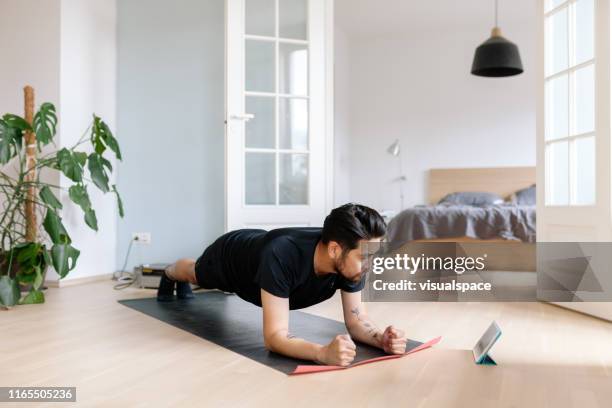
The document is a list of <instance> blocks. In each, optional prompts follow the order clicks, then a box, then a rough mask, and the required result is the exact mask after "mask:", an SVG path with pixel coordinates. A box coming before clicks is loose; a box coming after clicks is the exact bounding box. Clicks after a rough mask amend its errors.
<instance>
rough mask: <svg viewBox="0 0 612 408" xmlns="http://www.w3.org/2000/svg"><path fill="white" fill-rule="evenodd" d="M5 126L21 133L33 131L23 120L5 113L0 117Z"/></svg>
mask: <svg viewBox="0 0 612 408" xmlns="http://www.w3.org/2000/svg"><path fill="white" fill-rule="evenodd" d="M2 119H4V121H5V122H6V124H7V125H9V126H10V127H12V128H15V129H19V130H21V131H26V130H30V131H31V130H33V129H32V126H30V124H29V123H28V122H26V120H25V119H24V118H22V117H21V116H17V115H13V114H11V113H7V114H6V115H4V116H3V117H2Z"/></svg>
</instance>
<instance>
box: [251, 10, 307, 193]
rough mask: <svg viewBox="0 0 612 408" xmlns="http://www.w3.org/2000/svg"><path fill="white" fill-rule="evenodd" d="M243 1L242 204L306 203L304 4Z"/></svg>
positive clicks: (305, 21)
mask: <svg viewBox="0 0 612 408" xmlns="http://www.w3.org/2000/svg"><path fill="white" fill-rule="evenodd" d="M245 3H246V10H247V13H246V14H245V16H244V17H245V27H246V31H245V36H244V42H245V49H246V62H245V73H246V78H245V79H246V80H245V84H246V85H245V91H244V98H245V106H246V113H247V115H252V116H253V119H251V120H249V122H247V124H246V138H245V145H244V155H245V158H244V159H245V163H246V165H245V167H244V172H245V174H244V180H245V194H244V204H245V205H262V204H264V205H295V204H298V205H300V204H301V205H306V204H308V201H309V191H308V183H309V158H308V156H309V153H310V152H309V143H308V136H309V135H308V122H309V118H308V98H309V95H308V77H309V75H308V70H309V66H308V50H309V47H308V36H307V30H306V27H307V26H308V15H307V8H306V4H307V0H290V1H286V0H285V1H265V2H264V1H262V0H245ZM251 10H252V11H253V12H252V13H249V11H251ZM270 16H271V17H270ZM264 21H265V24H264Z"/></svg>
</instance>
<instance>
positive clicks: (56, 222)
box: [43, 209, 72, 244]
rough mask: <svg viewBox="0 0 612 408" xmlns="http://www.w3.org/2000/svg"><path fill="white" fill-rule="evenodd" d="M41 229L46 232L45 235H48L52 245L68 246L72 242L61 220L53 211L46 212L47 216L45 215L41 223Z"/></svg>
mask: <svg viewBox="0 0 612 408" xmlns="http://www.w3.org/2000/svg"><path fill="white" fill-rule="evenodd" d="M43 227H44V228H45V231H47V234H49V237H50V238H51V242H53V243H54V244H69V243H70V242H72V241H71V240H70V236H69V235H68V232H67V231H66V229H65V228H64V224H62V219H61V218H60V217H59V215H57V214H56V213H55V211H53V210H50V209H48V210H47V215H45V219H44V221H43Z"/></svg>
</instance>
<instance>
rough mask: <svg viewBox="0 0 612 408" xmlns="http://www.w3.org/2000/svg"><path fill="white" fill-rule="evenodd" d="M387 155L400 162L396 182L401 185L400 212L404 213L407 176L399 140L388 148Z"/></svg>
mask: <svg viewBox="0 0 612 408" xmlns="http://www.w3.org/2000/svg"><path fill="white" fill-rule="evenodd" d="M387 153H389V154H390V155H391V156H394V157H397V160H398V162H399V177H398V178H397V179H396V180H397V181H398V182H399V185H400V211H402V210H403V209H404V181H405V180H406V176H404V169H403V168H402V151H401V148H400V142H399V140H398V139H395V142H393V143H392V144H391V145H390V146H389V147H387Z"/></svg>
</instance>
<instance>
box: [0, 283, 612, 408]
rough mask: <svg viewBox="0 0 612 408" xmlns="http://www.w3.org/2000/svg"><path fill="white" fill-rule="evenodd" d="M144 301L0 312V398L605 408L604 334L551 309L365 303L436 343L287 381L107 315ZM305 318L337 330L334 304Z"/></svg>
mask: <svg viewBox="0 0 612 408" xmlns="http://www.w3.org/2000/svg"><path fill="white" fill-rule="evenodd" d="M153 295H154V292H153V291H151V290H140V289H135V288H128V289H126V290H123V291H115V290H113V288H112V283H111V282H110V281H108V282H99V283H91V284H86V285H81V286H73V287H65V288H61V289H49V290H48V291H47V295H46V296H47V303H45V304H44V305H32V306H19V307H16V308H14V309H12V310H10V311H0V386H76V387H77V400H78V402H77V405H80V406H87V407H97V406H99V407H151V406H155V407H158V406H160V407H166V406H189V407H193V406H231V407H235V406H267V407H270V406H285V407H288V406H289V407H291V408H298V407H312V406H313V404H316V406H334V407H341V406H385V407H391V406H410V407H488V406H491V407H555V408H558V407H580V408H584V407H610V406H612V324H611V323H608V322H604V321H601V320H598V319H595V318H591V317H588V316H584V315H581V314H578V313H575V312H571V311H568V310H565V309H561V308H559V307H556V306H551V305H548V304H539V303H371V304H369V310H370V314H371V315H373V316H374V317H375V318H376V320H377V321H379V322H380V325H385V324H388V323H393V324H395V325H397V326H399V327H402V328H404V329H405V330H406V332H407V333H408V335H409V337H412V338H415V339H419V340H426V339H430V338H432V337H435V336H438V335H442V336H443V339H442V342H441V343H440V344H439V345H438V346H436V347H435V348H434V349H431V350H426V351H423V352H419V353H417V354H415V355H412V356H408V357H405V358H402V359H397V360H390V361H384V362H380V363H376V364H371V365H365V366H361V367H355V368H354V369H350V370H345V371H338V372H329V373H321V374H314V375H305V376H297V377H287V376H285V375H284V374H281V373H279V372H277V371H275V370H273V369H270V368H267V367H265V366H263V365H260V364H258V363H256V362H253V361H251V360H249V359H247V358H244V357H242V356H240V355H237V354H234V353H232V352H231V351H228V350H225V349H223V348H221V347H219V346H216V345H214V344H212V343H209V342H207V341H205V340H203V339H201V338H199V337H196V336H194V335H191V334H189V333H187V332H184V331H181V330H179V329H176V328H174V327H172V326H170V325H167V324H165V323H162V322H160V321H158V320H155V319H153V318H151V317H148V316H146V315H144V314H141V313H139V312H137V311H134V310H132V309H129V308H127V307H125V306H122V305H120V304H119V303H117V302H116V300H117V299H125V298H135V297H147V296H153ZM308 311H309V312H311V313H314V314H319V315H322V316H326V317H329V318H335V319H341V316H342V312H341V307H340V302H339V296H335V297H334V298H332V299H331V300H329V301H327V302H325V303H323V304H320V305H317V306H315V307H312V308H310V309H309V310H308ZM492 320H497V321H498V322H499V324H500V326H501V328H502V330H503V332H504V334H503V336H502V338H501V340H500V342H499V343H498V344H497V345H496V347H495V350H494V353H493V354H492V355H493V357H494V358H495V359H496V360H497V361H498V363H499V366H497V367H485V366H477V365H475V364H474V363H473V360H472V357H471V353H470V351H469V350H470V349H471V348H472V346H473V345H474V343H475V341H476V340H477V338H478V337H479V336H480V334H481V333H482V332H483V331H484V330H485V329H486V327H487V326H488V325H489V324H490V322H491V321H492ZM395 404H399V405H395ZM0 405H2V406H8V404H0ZM16 406H18V407H26V406H28V405H27V404H23V403H21V404H18V405H16ZM32 406H35V405H32ZM44 406H50V405H49V404H48V403H47V404H44ZM51 406H53V407H58V406H61V404H57V403H54V404H51ZM67 406H74V404H67Z"/></svg>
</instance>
